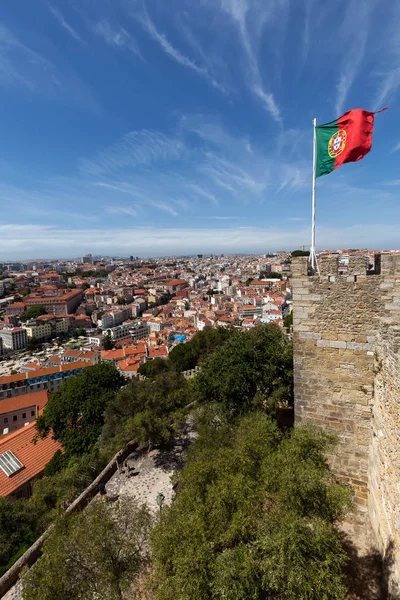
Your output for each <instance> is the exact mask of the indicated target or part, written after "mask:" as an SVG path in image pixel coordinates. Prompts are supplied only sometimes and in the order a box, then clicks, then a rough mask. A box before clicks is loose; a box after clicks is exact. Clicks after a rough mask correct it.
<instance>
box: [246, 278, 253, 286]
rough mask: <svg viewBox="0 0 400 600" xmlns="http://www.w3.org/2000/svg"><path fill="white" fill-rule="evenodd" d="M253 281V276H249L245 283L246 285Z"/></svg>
mask: <svg viewBox="0 0 400 600" xmlns="http://www.w3.org/2000/svg"><path fill="white" fill-rule="evenodd" d="M252 281H253V278H252V277H248V278H247V279H246V283H245V285H247V286H249V285H250V284H251V282H252Z"/></svg>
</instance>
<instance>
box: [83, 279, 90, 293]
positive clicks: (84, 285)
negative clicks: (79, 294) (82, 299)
mask: <svg viewBox="0 0 400 600" xmlns="http://www.w3.org/2000/svg"><path fill="white" fill-rule="evenodd" d="M81 288H82V290H83V291H85V290H88V289H89V288H90V284H89V283H88V282H87V281H84V282H83V283H82V285H81Z"/></svg>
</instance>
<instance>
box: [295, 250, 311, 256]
mask: <svg viewBox="0 0 400 600" xmlns="http://www.w3.org/2000/svg"><path fill="white" fill-rule="evenodd" d="M291 256H310V251H309V250H293V252H291Z"/></svg>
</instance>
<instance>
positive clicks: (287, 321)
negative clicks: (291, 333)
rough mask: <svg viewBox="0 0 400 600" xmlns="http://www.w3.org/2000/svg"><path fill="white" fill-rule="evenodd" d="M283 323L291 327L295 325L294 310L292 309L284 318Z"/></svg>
mask: <svg viewBox="0 0 400 600" xmlns="http://www.w3.org/2000/svg"><path fill="white" fill-rule="evenodd" d="M283 325H284V326H285V327H286V328H287V329H289V328H290V327H291V326H292V325H293V311H291V312H290V313H289V314H288V315H286V317H284V319H283Z"/></svg>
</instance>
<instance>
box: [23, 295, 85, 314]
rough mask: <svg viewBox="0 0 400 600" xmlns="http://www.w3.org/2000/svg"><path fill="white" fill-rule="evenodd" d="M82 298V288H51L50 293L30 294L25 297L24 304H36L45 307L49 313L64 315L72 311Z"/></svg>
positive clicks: (28, 305)
mask: <svg viewBox="0 0 400 600" xmlns="http://www.w3.org/2000/svg"><path fill="white" fill-rule="evenodd" d="M82 298H83V291H82V290H71V291H70V292H65V291H63V290H57V291H55V290H53V293H52V294H51V295H50V293H49V294H47V295H46V294H45V293H43V295H39V294H37V295H32V294H31V295H30V296H28V297H27V298H25V304H26V305H27V307H28V308H29V307H30V306H37V305H38V304H40V305H42V306H44V307H45V309H46V311H47V312H48V313H49V314H52V315H55V316H56V317H58V316H66V315H69V314H71V313H73V312H74V311H75V309H76V307H77V306H78V304H79V303H80V301H81V300H82Z"/></svg>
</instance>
